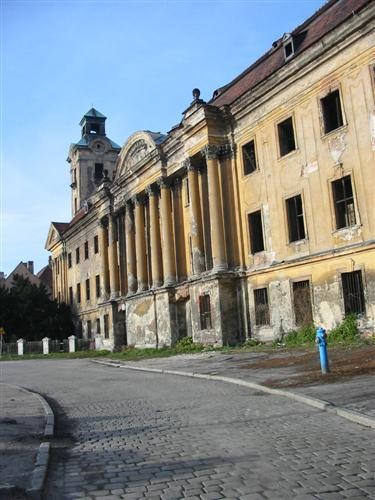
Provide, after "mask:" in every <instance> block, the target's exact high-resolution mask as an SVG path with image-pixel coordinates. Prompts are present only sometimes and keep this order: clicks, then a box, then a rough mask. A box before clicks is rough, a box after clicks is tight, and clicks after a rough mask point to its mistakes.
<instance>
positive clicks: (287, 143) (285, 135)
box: [277, 117, 296, 156]
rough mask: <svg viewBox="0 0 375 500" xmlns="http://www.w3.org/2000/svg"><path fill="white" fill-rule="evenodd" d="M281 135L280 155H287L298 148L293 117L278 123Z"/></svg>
mask: <svg viewBox="0 0 375 500" xmlns="http://www.w3.org/2000/svg"><path fill="white" fill-rule="evenodd" d="M277 131H278V135H279V148H280V156H285V155H287V154H288V153H290V152H291V151H294V150H295V149H296V142H295V139H294V128H293V119H292V117H290V118H287V119H286V120H284V121H283V122H281V123H279V124H278V125H277Z"/></svg>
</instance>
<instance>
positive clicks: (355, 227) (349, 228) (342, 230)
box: [332, 224, 361, 236]
mask: <svg viewBox="0 0 375 500" xmlns="http://www.w3.org/2000/svg"><path fill="white" fill-rule="evenodd" d="M360 229H361V224H353V225H352V226H345V227H340V229H335V230H334V231H332V236H340V235H342V234H345V233H346V232H352V231H359V230H360Z"/></svg>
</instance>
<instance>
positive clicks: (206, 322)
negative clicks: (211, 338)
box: [199, 294, 212, 330]
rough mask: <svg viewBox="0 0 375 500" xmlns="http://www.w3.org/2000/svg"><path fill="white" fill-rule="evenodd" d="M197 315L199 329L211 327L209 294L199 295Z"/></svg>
mask: <svg viewBox="0 0 375 500" xmlns="http://www.w3.org/2000/svg"><path fill="white" fill-rule="evenodd" d="M199 316H200V324H201V330H209V329H211V328H212V323H211V303H210V296H209V295H207V294H206V295H201V296H200V297H199Z"/></svg>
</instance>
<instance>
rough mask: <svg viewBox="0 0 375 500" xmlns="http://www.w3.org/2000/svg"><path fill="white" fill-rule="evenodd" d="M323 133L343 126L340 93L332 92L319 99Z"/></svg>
mask: <svg viewBox="0 0 375 500" xmlns="http://www.w3.org/2000/svg"><path fill="white" fill-rule="evenodd" d="M320 102H321V105H322V113H323V122H324V132H325V133H326V134H328V132H331V131H332V130H335V129H336V128H339V127H342V125H343V124H344V121H343V118H342V111H341V102H340V92H339V91H338V90H334V91H333V92H330V93H329V94H328V95H326V96H325V97H323V99H321V101H320Z"/></svg>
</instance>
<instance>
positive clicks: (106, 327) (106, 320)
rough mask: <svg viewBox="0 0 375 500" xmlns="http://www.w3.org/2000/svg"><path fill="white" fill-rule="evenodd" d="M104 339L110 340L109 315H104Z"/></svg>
mask: <svg viewBox="0 0 375 500" xmlns="http://www.w3.org/2000/svg"><path fill="white" fill-rule="evenodd" d="M104 338H106V339H108V338H109V316H108V314H105V315H104Z"/></svg>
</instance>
